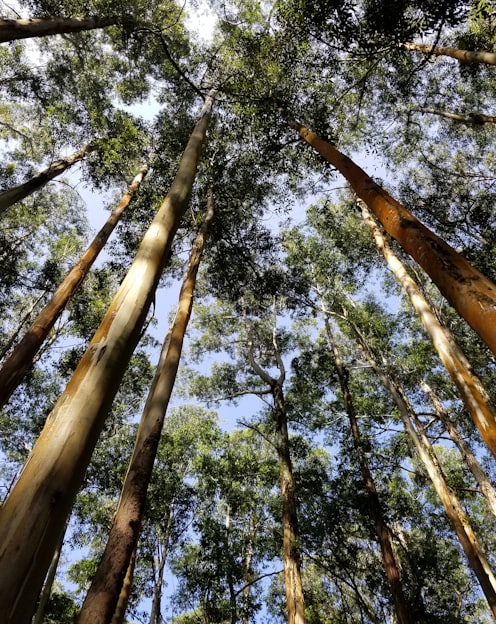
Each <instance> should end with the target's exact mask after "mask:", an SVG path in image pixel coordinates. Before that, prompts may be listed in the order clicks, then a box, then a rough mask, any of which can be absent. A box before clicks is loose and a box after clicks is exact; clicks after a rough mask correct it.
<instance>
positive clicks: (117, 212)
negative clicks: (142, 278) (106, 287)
mask: <svg viewBox="0 0 496 624" xmlns="http://www.w3.org/2000/svg"><path fill="white" fill-rule="evenodd" d="M147 171H148V165H145V166H144V167H142V169H140V171H139V173H138V174H137V175H136V177H135V178H134V180H133V181H132V183H131V185H130V186H129V188H128V190H127V192H126V193H125V195H124V196H123V198H122V199H121V201H120V202H119V204H118V205H117V206H116V207H115V208H114V210H113V211H112V212H111V214H110V216H109V218H108V219H107V221H106V222H105V225H104V226H103V227H102V228H101V230H100V231H99V232H98V234H97V235H96V236H95V238H94V239H93V241H92V242H91V244H90V246H89V247H88V249H86V251H85V252H84V253H83V255H82V256H81V257H80V258H79V260H78V261H77V263H76V264H75V265H74V266H73V268H72V269H71V270H70V271H69V273H68V274H67V275H66V276H65V278H64V279H63V281H62V282H61V284H60V285H59V287H58V288H57V290H56V291H55V292H54V294H53V296H52V298H51V299H50V301H49V302H48V303H47V304H46V306H45V307H44V308H43V309H42V310H41V312H40V313H39V314H38V316H37V317H36V319H35V320H34V321H33V323H32V324H31V327H30V328H29V329H28V330H27V332H26V333H25V334H24V336H23V338H22V340H21V341H20V342H19V344H18V345H17V346H16V347H15V349H14V350H13V351H12V353H11V354H10V356H9V357H8V358H7V360H6V361H5V363H4V365H3V366H2V368H1V369H0V407H1V406H3V405H5V403H6V402H7V401H8V400H9V397H10V395H11V394H12V392H14V390H15V389H16V388H17V386H18V385H19V384H20V383H21V382H22V380H23V378H24V375H25V374H26V373H27V371H28V370H29V369H30V368H31V366H32V364H33V360H34V357H35V356H36V353H37V352H38V350H39V348H40V347H41V345H42V344H43V342H44V340H45V339H46V337H47V336H48V334H49V332H50V330H51V329H52V327H53V326H54V324H55V321H56V320H57V319H58V318H59V316H60V314H61V313H62V312H63V311H64V309H65V306H66V305H67V302H68V301H69V299H70V298H71V297H72V295H73V294H74V293H75V292H76V290H77V289H78V288H79V286H80V284H81V282H82V281H83V280H84V278H85V277H86V275H87V274H88V271H89V270H90V268H91V266H92V265H93V263H94V261H95V260H96V258H97V257H98V254H99V253H100V251H101V250H102V249H103V247H104V245H105V243H106V242H107V240H108V238H109V236H110V235H111V234H112V232H113V231H114V228H115V226H116V225H117V223H118V222H119V220H120V218H121V216H122V214H123V212H124V211H125V210H126V208H127V207H128V206H129V204H130V202H131V199H132V198H133V196H134V194H135V193H136V192H137V190H138V188H139V186H140V184H141V182H142V180H143V178H144V177H145V175H146V172H147Z"/></svg>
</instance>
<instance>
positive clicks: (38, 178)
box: [0, 143, 95, 215]
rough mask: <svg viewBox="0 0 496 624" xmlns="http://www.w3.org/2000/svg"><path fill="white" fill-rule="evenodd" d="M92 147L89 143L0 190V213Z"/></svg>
mask: <svg viewBox="0 0 496 624" xmlns="http://www.w3.org/2000/svg"><path fill="white" fill-rule="evenodd" d="M94 149H95V147H94V145H93V144H91V143H89V144H88V145H85V146H84V147H82V148H81V149H80V150H78V151H77V152H74V153H73V154H71V155H70V156H66V157H65V158H59V159H58V160H55V161H54V162H53V163H52V164H51V165H50V166H49V167H47V168H46V169H44V170H43V171H40V173H37V174H36V175H35V176H33V177H32V178H29V180H26V182H23V183H22V184H18V185H17V186H14V187H13V188H11V189H7V190H6V191H0V215H1V214H3V213H4V212H5V211H6V210H7V208H9V207H10V206H12V205H13V204H15V203H16V202H18V201H21V200H22V199H24V198H25V197H28V195H31V194H32V193H34V192H35V191H39V190H40V189H42V188H43V187H44V186H46V185H47V184H48V183H49V182H50V180H53V179H54V178H56V177H57V176H59V175H60V174H62V173H64V171H66V170H67V169H69V168H70V167H72V165H74V164H75V163H77V162H79V161H80V160H83V158H84V157H85V156H87V155H88V154H89V153H90V152H92V151H93V150H94Z"/></svg>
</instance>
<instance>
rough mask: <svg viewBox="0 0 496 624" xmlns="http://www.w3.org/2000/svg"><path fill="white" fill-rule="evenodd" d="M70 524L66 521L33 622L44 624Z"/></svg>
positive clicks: (33, 623)
mask: <svg viewBox="0 0 496 624" xmlns="http://www.w3.org/2000/svg"><path fill="white" fill-rule="evenodd" d="M68 524H69V522H66V524H65V528H64V531H63V532H62V535H61V536H60V540H59V543H58V544H57V548H56V550H55V552H54V553H53V557H52V561H51V562H50V567H49V568H48V574H47V576H46V579H45V582H44V583H43V589H42V590H41V593H40V599H39V601H38V606H37V608H36V613H35V614H34V617H33V622H32V624H43V620H44V617H45V609H46V606H47V603H48V600H49V599H50V595H51V593H52V587H53V581H54V580H55V575H56V574H57V568H58V567H59V561H60V555H61V553H62V546H63V545H64V538H65V533H66V530H67V525H68Z"/></svg>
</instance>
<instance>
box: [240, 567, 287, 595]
mask: <svg viewBox="0 0 496 624" xmlns="http://www.w3.org/2000/svg"><path fill="white" fill-rule="evenodd" d="M283 571H284V570H277V571H276V572H267V574H262V576H258V577H257V578H256V579H253V581H250V582H249V583H246V585H244V586H243V587H242V588H241V589H238V591H237V592H236V593H235V594H234V595H235V596H239V594H241V593H242V592H244V590H245V589H247V588H248V587H251V586H252V585H254V584H255V583H258V581H261V580H262V579H264V578H267V577H268V576H276V575H277V574H281V572H283Z"/></svg>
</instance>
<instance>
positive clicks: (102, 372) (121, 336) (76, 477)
mask: <svg viewBox="0 0 496 624" xmlns="http://www.w3.org/2000/svg"><path fill="white" fill-rule="evenodd" d="M212 102H213V99H212V97H208V98H207V99H206V101H205V104H204V107H203V109H202V112H201V115H200V119H199V121H198V123H197V125H196V127H195V129H194V130H193V133H192V135H191V137H190V139H189V141H188V144H187V146H186V149H185V151H184V153H183V156H182V158H181V161H180V163H179V168H178V171H177V174H176V177H175V179H174V181H173V183H172V186H171V188H170V191H169V193H168V195H167V197H166V198H165V200H164V202H163V203H162V205H161V207H160V209H159V211H158V213H157V215H156V217H155V218H154V219H153V221H152V223H151V225H150V227H149V228H148V230H147V232H146V234H145V236H144V237H143V240H142V242H141V245H140V247H139V249H138V251H137V253H136V257H135V259H134V262H133V264H132V265H131V267H130V269H129V271H128V273H127V275H126V277H125V278H124V280H123V282H122V284H121V286H120V288H119V290H118V291H117V293H116V295H115V297H114V299H113V301H112V303H111V304H110V307H109V309H108V310H107V313H106V315H105V317H104V319H103V321H102V323H101V324H100V327H99V328H98V330H97V331H96V333H95V335H94V337H93V339H92V341H91V343H90V345H89V347H88V349H87V350H86V352H85V354H84V355H83V357H82V359H81V361H80V362H79V365H78V366H77V368H76V370H75V371H74V374H73V376H72V378H71V380H70V381H69V383H68V384H67V387H66V389H65V391H64V393H63V394H62V396H61V397H60V399H59V400H58V402H57V404H56V405H55V407H54V409H53V410H52V412H51V414H50V415H49V416H48V419H47V423H46V425H45V427H44V429H43V431H42V433H41V435H40V437H39V439H38V441H37V443H36V445H35V447H34V448H33V451H32V453H31V454H30V456H29V458H28V460H27V462H26V464H25V466H24V468H23V470H22V472H21V475H20V477H19V480H18V482H17V483H16V485H15V486H14V488H13V489H12V491H11V493H10V495H9V497H8V498H7V500H6V502H5V504H4V506H3V507H2V509H1V510H0V544H1V546H0V613H1V614H2V617H3V621H4V622H5V624H24V623H27V622H29V620H30V618H31V616H32V614H33V612H34V608H35V605H36V600H37V597H38V594H39V591H40V589H41V585H42V583H43V579H44V577H45V574H46V571H47V568H48V566H49V565H50V560H51V558H52V556H53V552H54V550H55V547H56V544H57V541H58V539H59V537H60V533H61V531H62V529H63V526H64V523H65V519H66V518H67V516H68V514H69V513H70V510H71V507H72V505H73V502H74V498H75V496H76V494H77V491H78V489H79V487H80V485H81V483H82V481H83V478H84V473H85V471H86V467H87V465H88V463H89V461H90V459H91V455H92V453H93V449H94V447H95V445H96V443H97V441H98V437H99V434H100V432H101V430H102V427H103V426H104V423H105V419H106V417H107V415H108V412H109V410H110V407H111V405H112V401H113V398H114V396H115V393H116V392H117V390H118V388H119V385H120V383H121V380H122V377H123V375H124V372H125V370H126V368H127V365H128V362H129V359H130V358H131V355H132V353H133V351H134V349H135V346H136V344H137V342H138V340H139V337H140V334H141V331H142V327H143V324H144V322H145V319H146V315H147V313H148V310H149V308H150V305H151V302H152V301H153V298H154V296H155V291H156V288H157V285H158V282H159V280H160V277H161V274H162V271H163V268H164V266H165V264H166V263H167V261H168V260H169V258H170V254H171V245H172V242H173V239H174V235H175V233H176V231H177V228H178V227H179V224H180V221H181V219H182V217H183V215H184V213H185V211H186V208H187V206H188V203H189V197H190V194H191V190H192V185H193V182H194V179H195V176H196V168H197V165H198V160H199V157H200V152H201V148H202V145H203V141H204V139H205V134H206V130H207V127H208V122H209V119H210V113H211V108H212ZM121 582H122V581H121Z"/></svg>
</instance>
